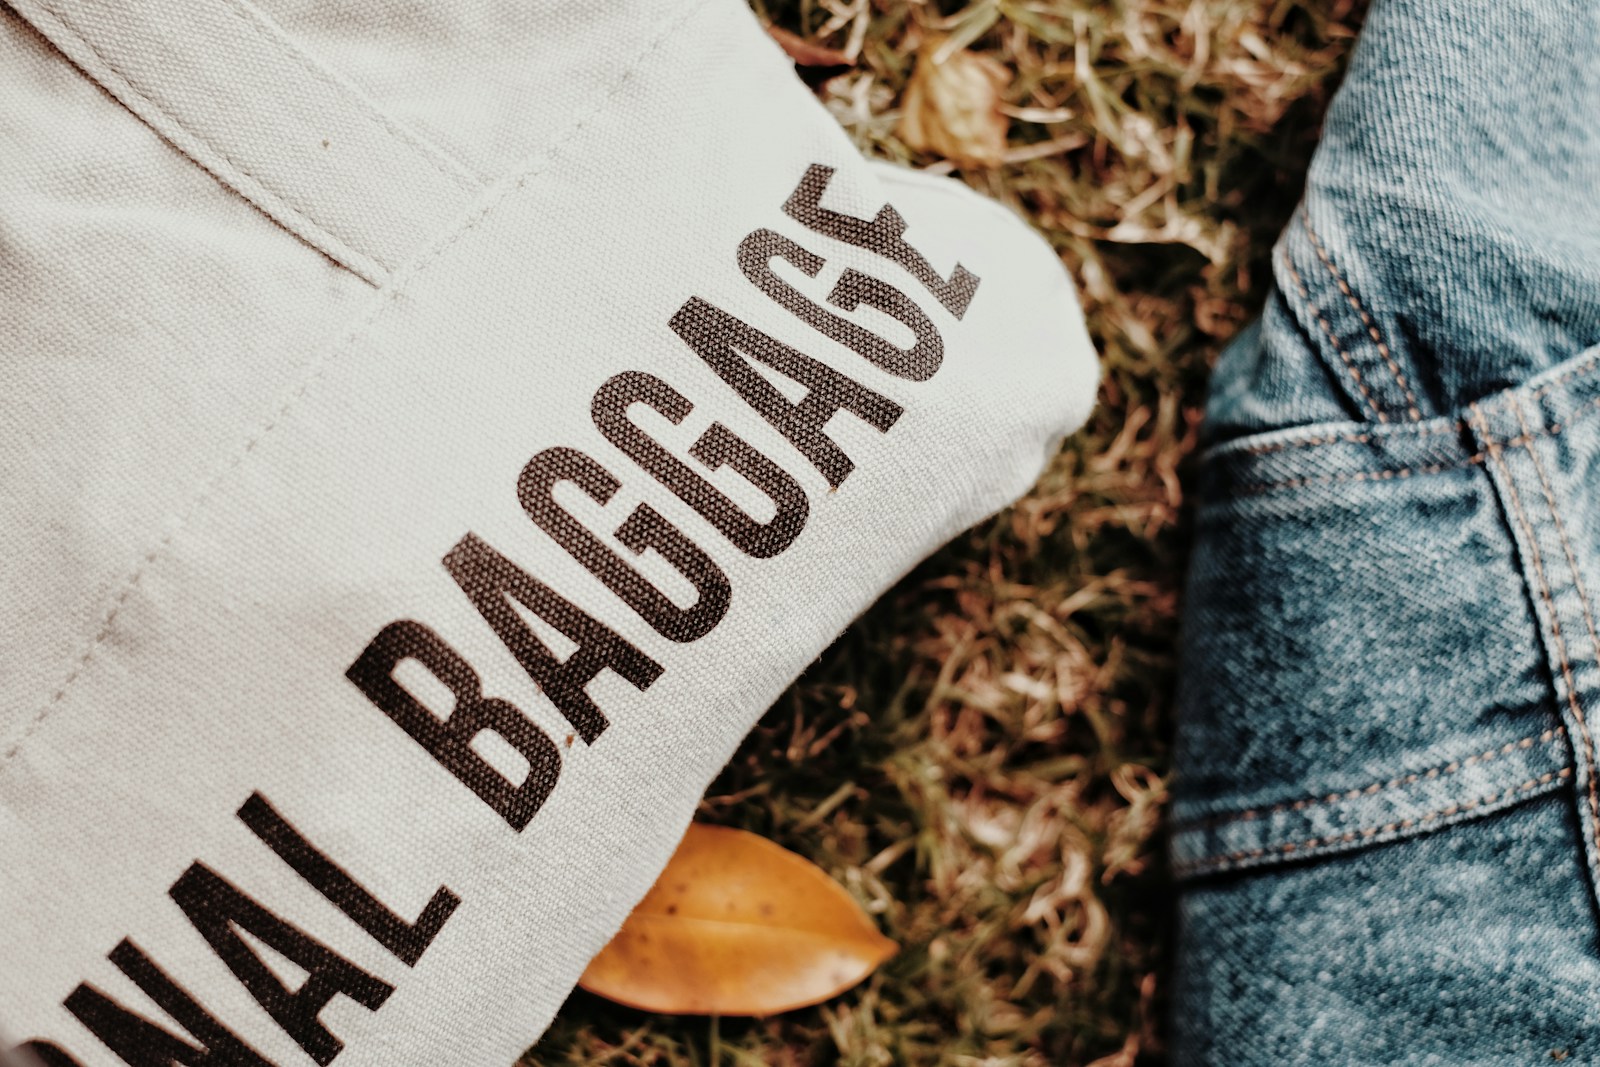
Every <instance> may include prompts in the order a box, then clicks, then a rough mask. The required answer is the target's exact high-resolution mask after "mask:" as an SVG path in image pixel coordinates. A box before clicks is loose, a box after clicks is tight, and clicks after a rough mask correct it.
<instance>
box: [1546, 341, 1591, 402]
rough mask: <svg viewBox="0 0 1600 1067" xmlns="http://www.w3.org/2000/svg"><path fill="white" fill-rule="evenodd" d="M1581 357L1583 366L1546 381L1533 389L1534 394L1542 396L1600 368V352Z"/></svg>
mask: <svg viewBox="0 0 1600 1067" xmlns="http://www.w3.org/2000/svg"><path fill="white" fill-rule="evenodd" d="M1580 358H1581V359H1582V361H1583V363H1582V366H1578V367H1574V368H1572V369H1571V370H1569V371H1567V372H1566V373H1564V374H1562V375H1560V376H1558V377H1555V378H1552V379H1550V380H1549V381H1548V382H1545V383H1544V384H1543V385H1541V386H1540V387H1539V388H1537V389H1535V390H1534V391H1533V396H1534V397H1536V398H1537V397H1542V396H1544V395H1545V394H1547V393H1549V392H1550V391H1551V390H1552V389H1555V388H1557V387H1558V386H1561V385H1564V384H1565V383H1567V382H1569V381H1571V380H1572V379H1574V378H1578V377H1582V376H1583V375H1585V374H1593V373H1594V372H1595V370H1596V369H1600V352H1596V353H1595V354H1594V355H1592V356H1584V357H1580Z"/></svg>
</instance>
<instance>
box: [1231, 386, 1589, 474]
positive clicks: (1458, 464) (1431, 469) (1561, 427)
mask: <svg viewBox="0 0 1600 1067" xmlns="http://www.w3.org/2000/svg"><path fill="white" fill-rule="evenodd" d="M1596 410H1600V397H1595V398H1594V399H1593V400H1590V401H1589V402H1588V403H1586V404H1584V405H1583V407H1581V408H1579V409H1578V410H1577V411H1575V412H1573V414H1572V417H1571V418H1569V419H1567V421H1566V422H1555V423H1551V424H1550V425H1549V426H1547V427H1545V428H1544V429H1543V430H1542V431H1540V432H1537V433H1524V434H1522V435H1521V436H1518V437H1512V438H1508V439H1507V440H1504V441H1496V440H1494V439H1493V438H1492V437H1490V436H1489V435H1488V429H1487V427H1486V428H1485V429H1484V438H1485V441H1486V442H1487V443H1488V444H1489V445H1490V446H1492V447H1496V448H1517V447H1520V446H1522V445H1528V446H1530V447H1531V445H1532V442H1534V441H1538V440H1544V439H1548V438H1551V437H1559V436H1560V435H1561V434H1562V433H1563V432H1565V431H1567V430H1570V429H1572V428H1573V427H1574V426H1576V425H1577V424H1578V423H1579V422H1580V421H1582V420H1583V419H1584V418H1586V417H1588V416H1590V415H1592V414H1594V413H1595V411H1596ZM1487 456H1488V453H1487V452H1477V453H1474V454H1473V455H1470V456H1468V457H1466V458H1465V459H1462V460H1457V461H1454V462H1451V463H1434V464H1429V465H1428V466H1423V467H1400V468H1397V469H1386V470H1376V471H1350V472H1347V473H1344V474H1324V475H1312V476H1308V477H1305V478H1290V479H1287V480H1285V481H1279V482H1261V483H1257V484H1249V485H1243V486H1240V487H1238V488H1237V489H1236V490H1235V491H1234V495H1236V496H1251V495H1254V494H1256V493H1265V492H1268V491H1270V490H1273V489H1301V488H1304V487H1306V486H1313V485H1334V484H1337V483H1339V482H1373V481H1376V482H1387V481H1393V480H1394V479H1396V478H1412V477H1415V476H1417V475H1419V474H1441V473H1443V472H1444V471H1452V470H1459V469H1460V468H1462V467H1471V466H1476V465H1478V464H1481V463H1482V462H1483V461H1484V460H1485V459H1486V458H1487Z"/></svg>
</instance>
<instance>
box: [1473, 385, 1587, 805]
mask: <svg viewBox="0 0 1600 1067" xmlns="http://www.w3.org/2000/svg"><path fill="white" fill-rule="evenodd" d="M1471 408H1472V413H1473V415H1474V416H1475V417H1476V419H1477V422H1478V426H1479V427H1480V428H1481V429H1482V431H1483V436H1484V439H1485V446H1486V448H1487V449H1488V452H1489V455H1490V456H1491V457H1493V459H1494V460H1495V462H1496V463H1497V464H1498V465H1499V467H1500V472H1501V474H1502V476H1503V477H1504V479H1505V486H1506V493H1507V495H1508V496H1509V497H1510V499H1511V504H1512V510H1513V511H1514V513H1515V514H1516V518H1517V524H1518V526H1520V527H1521V529H1522V535H1523V537H1524V538H1526V539H1527V542H1528V560H1529V562H1530V563H1532V564H1533V571H1534V575H1535V576H1536V577H1537V578H1538V579H1539V595H1540V597H1541V598H1542V599H1543V600H1544V606H1545V610H1546V611H1547V612H1548V613H1549V616H1550V630H1551V634H1552V636H1553V637H1554V638H1555V645H1556V657H1557V659H1559V660H1560V663H1561V676H1562V679H1563V680H1564V681H1565V682H1566V684H1567V705H1568V706H1569V707H1570V708H1571V709H1572V716H1573V718H1574V719H1575V720H1576V721H1577V723H1578V732H1579V733H1580V734H1581V735H1582V738H1583V747H1582V755H1581V756H1580V757H1579V759H1580V760H1581V761H1582V762H1583V765H1584V778H1585V779H1586V780H1587V782H1588V790H1587V792H1588V796H1589V813H1590V815H1591V816H1592V819H1593V821H1592V823H1591V825H1592V827H1593V828H1594V829H1593V832H1594V833H1595V834H1596V835H1600V796H1597V795H1596V787H1595V776H1594V736H1593V734H1591V733H1590V731H1589V723H1588V720H1587V719H1585V718H1584V714H1583V708H1582V707H1581V706H1580V705H1579V703H1578V690H1577V686H1576V684H1575V683H1574V681H1573V678H1572V663H1571V661H1570V659H1569V657H1568V654H1567V641H1566V638H1565V637H1564V636H1563V635H1562V633H1561V617H1560V615H1559V613H1558V612H1557V611H1556V605H1555V598H1554V597H1553V596H1551V593H1550V582H1549V579H1548V578H1547V577H1546V575H1545V570H1544V559H1543V556H1542V555H1541V553H1540V552H1539V543H1538V540H1537V539H1536V538H1535V536H1534V533H1533V529H1532V527H1531V526H1530V525H1529V523H1528V515H1527V512H1526V511H1525V510H1524V509H1523V506H1522V496H1521V494H1520V493H1518V492H1517V486H1516V479H1515V477H1514V476H1513V475H1512V473H1511V467H1510V465H1509V464H1508V463H1506V460H1505V456H1504V455H1503V454H1502V453H1503V450H1502V448H1501V446H1500V445H1499V444H1497V443H1496V442H1495V440H1494V438H1493V436H1492V435H1491V434H1490V432H1489V422H1488V419H1487V418H1485V417H1484V414H1483V410H1482V409H1481V408H1479V407H1478V405H1477V404H1476V403H1474V404H1472V405H1471ZM1530 451H1531V449H1530Z"/></svg>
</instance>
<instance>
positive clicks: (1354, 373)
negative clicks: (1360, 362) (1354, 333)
mask: <svg viewBox="0 0 1600 1067" xmlns="http://www.w3.org/2000/svg"><path fill="white" fill-rule="evenodd" d="M1283 265H1284V266H1285V267H1287V268H1288V269H1289V277H1291V278H1293V279H1294V284H1295V288H1297V289H1299V290H1300V298H1301V299H1302V300H1304V301H1305V302H1306V307H1307V308H1309V309H1310V311H1311V314H1312V315H1314V316H1316V320H1317V322H1318V323H1320V324H1321V325H1322V332H1323V333H1325V334H1327V335H1328V340H1329V342H1331V343H1332V345H1333V348H1334V351H1336V352H1338V353H1339V358H1340V359H1341V360H1343V361H1344V365H1345V369H1347V370H1348V371H1349V372H1350V379H1351V381H1353V382H1355V384H1356V389H1358V390H1359V391H1360V393H1361V396H1362V398H1363V399H1365V400H1366V402H1367V406H1368V407H1370V408H1371V409H1372V413H1373V415H1375V416H1377V419H1378V421H1379V422H1388V421H1389V417H1388V416H1387V415H1385V414H1384V413H1383V409H1382V408H1380V407H1379V406H1378V402H1377V401H1376V400H1374V399H1373V398H1372V390H1370V389H1368V388H1367V383H1366V382H1364V381H1362V380H1361V372H1360V371H1359V370H1357V369H1356V363H1355V360H1353V359H1351V358H1350V353H1349V352H1346V351H1345V348H1344V345H1342V344H1340V343H1339V338H1338V336H1337V335H1336V334H1335V333H1334V332H1333V326H1332V325H1331V324H1330V323H1329V322H1328V317H1327V316H1326V315H1324V314H1323V313H1322V309H1321V308H1320V307H1318V306H1317V303H1316V301H1314V300H1312V299H1311V290H1310V289H1309V288H1307V286H1306V283H1305V279H1304V278H1302V277H1300V272H1299V271H1298V270H1296V269H1295V265H1294V260H1293V259H1291V258H1290V256H1289V249H1288V248H1287V247H1285V248H1284V249H1283Z"/></svg>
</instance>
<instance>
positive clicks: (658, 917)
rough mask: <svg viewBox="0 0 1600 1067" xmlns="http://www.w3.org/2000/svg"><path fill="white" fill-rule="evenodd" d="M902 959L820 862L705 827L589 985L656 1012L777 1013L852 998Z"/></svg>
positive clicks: (591, 974) (694, 833)
mask: <svg viewBox="0 0 1600 1067" xmlns="http://www.w3.org/2000/svg"><path fill="white" fill-rule="evenodd" d="M894 953H895V945H894V942H892V941H890V940H889V939H888V938H886V937H884V936H883V935H882V934H880V933H879V932H878V928H877V927H876V926H875V925H874V924H873V922H872V920H871V919H869V918H868V917H867V914H866V913H865V912H864V911H862V910H861V907H860V905H858V904H857V903H856V902H855V900H854V899H853V898H852V897H851V896H850V894H849V893H847V892H845V890H844V889H843V888H842V887H841V886H840V885H839V884H838V883H837V882H835V881H834V880H833V879H831V878H829V877H828V876H827V874H825V873H824V872H823V871H822V870H821V869H820V868H819V867H817V866H816V865H815V864H813V863H811V862H810V861H808V860H805V859H803V858H801V857H800V856H797V855H795V854H794V853H793V852H790V851H789V850H788V849H786V848H782V847H780V846H778V845H775V844H773V843H772V842H771V841H768V840H766V839H765V838H761V837H757V836H756V835H755V834H751V833H746V832H745V831H743V830H732V829H728V828H726V827H721V826H708V825H705V824H702V823H694V824H693V825H691V826H690V827H689V832H688V833H687V834H686V835H685V836H684V839H683V843H682V844H680V845H679V846H678V851H677V852H676V853H675V854H674V855H673V857H672V859H671V861H670V862H668V864H667V868H666V870H664V871H662V872H661V877H660V878H658V879H657V880H656V884H655V886H654V887H653V888H652V889H651V890H650V892H649V893H647V894H646V895H645V898H644V900H642V901H640V903H639V906H638V907H637V908H635V909H634V911H633V914H632V915H630V916H628V921H627V922H625V923H623V924H622V929H621V930H619V931H618V932H617V936H616V937H614V938H612V940H611V943H610V944H609V945H607V946H606V947H605V948H604V949H602V950H601V952H600V954H599V955H598V956H596V957H595V958H594V959H593V960H592V961H591V962H590V963H589V969H588V970H586V971H585V972H584V974H583V977H582V978H581V979H580V980H579V982H578V984H579V985H580V986H582V987H583V988H584V989H587V990H588V991H589V992H591V993H597V994H599V995H600V996H603V997H606V998H608V999H610V1000H614V1001H617V1002H618V1003H620V1004H626V1005H628V1006H629V1007H633V1008H642V1009H644V1010H645V1011H654V1012H664V1013H668V1014H677V1015H773V1014H776V1013H778V1012H781V1011H790V1010H792V1009H794V1008H803V1007H806V1006H807V1005H811V1004H817V1003H820V1002H822V1001H824V1000H827V999H828V998H829V997H832V996H835V995H837V994H839V993H842V992H844V991H845V990H846V989H849V988H850V987H851V986H853V985H855V984H856V983H857V982H860V981H861V980H862V979H863V978H865V977H866V976H867V975H869V974H871V973H872V972H873V971H874V970H875V969H876V968H877V967H878V965H879V964H881V963H882V962H883V961H884V960H886V959H888V958H889V957H890V956H892V955H894Z"/></svg>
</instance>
